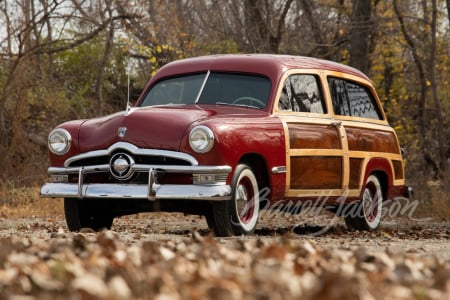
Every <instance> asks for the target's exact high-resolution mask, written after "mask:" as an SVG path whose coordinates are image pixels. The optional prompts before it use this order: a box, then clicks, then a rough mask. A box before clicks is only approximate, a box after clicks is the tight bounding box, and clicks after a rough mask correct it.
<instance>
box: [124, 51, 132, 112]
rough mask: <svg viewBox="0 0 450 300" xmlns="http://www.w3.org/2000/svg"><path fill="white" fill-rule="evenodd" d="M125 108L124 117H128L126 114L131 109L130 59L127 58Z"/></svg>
mask: <svg viewBox="0 0 450 300" xmlns="http://www.w3.org/2000/svg"><path fill="white" fill-rule="evenodd" d="M126 70H127V107H126V109H125V115H126V116H128V113H129V112H130V109H131V104H130V58H129V57H128V60H127V67H126Z"/></svg>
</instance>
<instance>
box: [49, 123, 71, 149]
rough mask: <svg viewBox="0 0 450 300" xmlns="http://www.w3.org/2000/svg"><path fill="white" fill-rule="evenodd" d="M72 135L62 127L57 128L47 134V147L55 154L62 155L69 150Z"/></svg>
mask: <svg viewBox="0 0 450 300" xmlns="http://www.w3.org/2000/svg"><path fill="white" fill-rule="evenodd" d="M71 143H72V137H71V136H70V133H69V132H68V131H67V130H65V129H62V128H57V129H55V130H53V131H52V132H50V134H49V135H48V149H50V151H51V152H53V153H55V154H57V155H64V154H66V153H67V152H69V150H70V144H71Z"/></svg>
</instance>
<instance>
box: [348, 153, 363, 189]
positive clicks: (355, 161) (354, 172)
mask: <svg viewBox="0 0 450 300" xmlns="http://www.w3.org/2000/svg"><path fill="white" fill-rule="evenodd" d="M362 162H363V159H362V158H350V180H349V183H348V187H349V188H350V189H357V188H359V181H360V179H361V178H360V177H361V165H362Z"/></svg>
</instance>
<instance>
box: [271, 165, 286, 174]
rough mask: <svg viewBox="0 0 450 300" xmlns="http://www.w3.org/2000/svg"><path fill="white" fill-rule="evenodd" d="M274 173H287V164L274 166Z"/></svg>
mask: <svg viewBox="0 0 450 300" xmlns="http://www.w3.org/2000/svg"><path fill="white" fill-rule="evenodd" d="M272 173H273V174H284V173H286V166H279V167H273V168H272Z"/></svg>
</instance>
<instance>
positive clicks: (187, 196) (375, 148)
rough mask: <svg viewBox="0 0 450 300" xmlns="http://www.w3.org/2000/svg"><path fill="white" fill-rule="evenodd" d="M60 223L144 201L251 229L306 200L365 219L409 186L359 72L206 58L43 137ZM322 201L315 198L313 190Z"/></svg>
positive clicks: (356, 222) (107, 221) (221, 230)
mask: <svg viewBox="0 0 450 300" xmlns="http://www.w3.org/2000/svg"><path fill="white" fill-rule="evenodd" d="M48 145H49V150H50V152H49V158H50V165H51V166H50V168H49V169H48V172H49V174H50V175H51V183H47V184H45V185H44V186H43V187H42V189H41V196H42V197H50V198H64V210H65V216H66V221H67V225H68V228H69V230H71V231H78V230H80V229H81V228H84V227H87V228H92V229H94V230H99V229H102V228H110V227H111V226H112V223H113V219H114V218H115V217H118V216H122V215H126V214H133V213H139V212H148V211H176V212H184V213H190V214H199V215H205V216H206V220H207V223H208V226H209V228H210V229H211V230H213V231H214V233H215V234H216V235H218V236H230V235H241V234H251V233H252V232H253V231H254V229H255V227H256V224H257V221H258V216H259V215H260V212H261V210H262V209H270V208H273V207H277V208H279V207H280V204H281V206H282V204H283V203H295V204H296V205H298V204H300V205H298V207H301V204H302V203H305V202H306V201H309V203H311V201H312V202H313V203H317V205H321V206H326V207H327V208H328V209H331V210H334V211H335V212H336V213H337V214H339V215H340V216H343V217H344V218H345V221H346V224H347V225H348V226H350V227H353V228H356V229H359V230H375V229H376V228H377V227H378V226H379V224H380V221H381V215H382V208H383V201H384V200H387V199H393V198H395V197H399V196H408V189H407V188H406V187H405V177H404V168H403V162H402V155H401V151H400V147H399V144H398V140H397V136H396V133H395V132H394V130H393V129H392V128H391V127H390V126H389V124H388V122H387V120H386V116H385V114H384V112H383V109H382V106H381V104H380V100H379V99H378V97H377V94H376V92H375V90H374V87H373V85H372V84H371V82H370V80H369V79H368V78H367V76H366V75H364V74H363V73H361V72H360V71H358V70H356V69H353V68H351V67H348V66H345V65H342V64H338V63H334V62H330V61H325V60H320V59H315V58H310V57H297V56H284V55H265V54H249V55H212V56H204V57H197V58H190V59H184V60H179V61H175V62H172V63H169V64H167V65H165V66H164V67H162V68H161V69H160V70H159V71H158V72H157V73H156V75H155V76H153V78H152V79H151V80H150V82H149V83H148V84H147V86H146V87H145V89H144V91H143V92H142V94H141V96H140V97H139V99H138V101H137V103H136V105H135V106H134V107H131V108H128V109H127V110H126V111H124V112H119V113H116V114H112V115H109V116H105V117H101V118H96V119H91V120H76V121H70V122H66V123H64V124H61V125H59V126H58V127H57V128H56V129H54V130H53V131H52V132H51V133H50V135H49V139H48ZM324 199H325V201H324Z"/></svg>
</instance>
